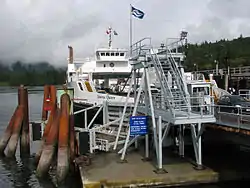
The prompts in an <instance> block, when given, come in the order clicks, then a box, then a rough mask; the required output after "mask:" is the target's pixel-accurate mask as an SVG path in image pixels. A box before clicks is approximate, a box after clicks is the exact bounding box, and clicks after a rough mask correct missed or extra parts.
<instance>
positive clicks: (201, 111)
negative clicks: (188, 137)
mask: <svg viewBox="0 0 250 188" xmlns="http://www.w3.org/2000/svg"><path fill="white" fill-rule="evenodd" d="M152 98H153V106H154V108H155V109H160V110H165V111H169V108H173V107H174V105H171V104H170V105H169V103H168V101H171V100H173V97H164V96H162V95H160V94H158V93H153V94H152ZM186 98H187V100H189V101H190V105H186V104H185V103H183V102H180V103H179V105H178V108H176V106H175V109H174V113H173V114H172V118H178V117H179V115H180V114H181V113H182V112H187V110H188V109H190V110H191V111H190V112H191V113H185V118H187V119H189V118H194V117H200V118H203V117H208V116H209V117H211V116H214V115H215V111H214V97H213V96H206V98H207V100H205V99H204V97H203V96H198V97H193V96H192V97H186ZM179 99H180V101H181V100H182V97H179ZM144 100H145V99H144V96H143V97H142V98H141V99H140V104H139V105H140V106H144V105H145V101H144ZM175 100H178V97H175ZM206 101H209V102H208V103H207V102H206ZM182 116H183V114H182ZM183 117H184V116H183Z"/></svg>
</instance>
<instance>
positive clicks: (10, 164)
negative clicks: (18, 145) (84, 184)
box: [0, 87, 80, 188]
mask: <svg viewBox="0 0 250 188" xmlns="http://www.w3.org/2000/svg"><path fill="white" fill-rule="evenodd" d="M37 89H40V88H37ZM41 89H42V88H41ZM16 91H17V90H16V89H15V88H13V89H10V88H6V87H4V88H3V87H2V88H0V135H1V136H2V133H3V132H4V130H5V129H6V126H7V124H8V122H9V120H10V118H11V116H12V114H13V112H14V110H15V107H16V105H17V94H16ZM42 98H43V93H42V92H39V91H36V92H31V93H30V94H29V106H30V120H31V121H35V120H40V119H41V107H42ZM38 148H39V144H38V143H34V144H32V147H31V153H36V151H37V149H38ZM35 170H36V168H35V166H34V165H33V158H32V157H31V158H29V159H25V160H21V159H20V158H19V150H18V149H17V153H16V160H14V161H10V160H6V159H0V187H1V188H53V187H55V186H54V184H53V183H52V181H50V180H43V181H41V180H38V179H37V178H36V175H35ZM77 179H78V178H71V179H70V182H71V184H70V185H67V184H66V185H64V186H61V187H64V188H79V187H80V185H79V183H78V182H77ZM78 180H79V179H78ZM72 182H73V183H72ZM74 182H76V184H74Z"/></svg>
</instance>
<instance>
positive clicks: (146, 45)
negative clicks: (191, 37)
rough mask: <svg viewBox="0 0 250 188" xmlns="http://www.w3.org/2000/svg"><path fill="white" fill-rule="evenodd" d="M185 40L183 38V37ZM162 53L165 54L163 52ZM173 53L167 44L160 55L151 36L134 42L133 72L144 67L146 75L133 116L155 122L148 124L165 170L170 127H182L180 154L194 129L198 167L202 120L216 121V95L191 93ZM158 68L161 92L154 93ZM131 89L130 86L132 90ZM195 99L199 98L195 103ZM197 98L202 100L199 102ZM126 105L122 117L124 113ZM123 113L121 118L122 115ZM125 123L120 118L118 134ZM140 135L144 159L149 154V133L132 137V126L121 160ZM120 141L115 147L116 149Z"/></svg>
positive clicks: (200, 161) (182, 154)
mask: <svg viewBox="0 0 250 188" xmlns="http://www.w3.org/2000/svg"><path fill="white" fill-rule="evenodd" d="M180 40H182V39H180ZM162 52H163V53H162ZM172 54H173V53H172V52H171V51H170V49H168V47H167V46H166V47H165V49H163V50H162V51H161V55H159V54H158V53H156V52H155V50H154V48H153V46H152V45H151V39H150V38H145V39H142V40H140V41H138V42H137V43H135V44H134V45H132V57H131V65H132V67H133V70H134V73H135V72H136V70H137V69H143V75H142V78H141V83H140V87H139V91H138V93H137V94H136V100H135V104H134V109H133V113H132V116H136V115H137V114H138V113H139V114H144V115H145V116H150V117H151V120H152V123H151V125H148V129H149V131H151V132H152V133H153V139H152V140H153V142H154V146H155V153H156V157H157V163H158V169H159V170H161V171H162V170H163V169H162V143H163V139H164V138H165V137H167V136H168V133H169V130H170V128H171V127H174V126H175V127H177V128H178V129H179V154H180V155H181V156H184V130H185V128H188V129H190V130H191V136H192V140H193V146H194V151H195V156H196V163H197V166H198V167H201V166H202V159H201V135H202V132H203V130H204V126H203V123H211V122H215V121H216V120H215V117H214V109H213V97H210V103H209V104H206V103H204V97H202V96H200V97H197V96H196V97H193V96H190V95H189V93H188V90H187V84H186V82H185V81H184V77H183V75H182V72H181V71H182V70H181V69H180V68H179V65H178V63H177V62H176V61H175V59H174V57H173V55H172ZM150 68H153V69H154V70H155V73H156V76H157V79H158V82H159V85H160V92H159V93H152V92H151V88H150V81H149V80H150V79H151V78H150V77H149V69H150ZM135 76H136V75H135V74H134V75H132V79H131V80H134V85H136V83H137V82H136V79H134V78H135ZM131 89H132V88H130V90H131ZM193 101H196V103H195V105H193V104H194V102H193ZM197 101H199V103H198V104H197ZM125 111H126V105H125V107H124V111H123V116H125ZM123 116H122V117H123ZM122 125H123V118H121V121H120V126H119V129H118V135H117V137H119V134H120V131H121V129H122ZM139 137H145V158H148V157H149V134H146V135H137V136H134V137H131V136H130V127H129V129H128V131H127V136H126V142H125V143H124V146H123V148H122V149H121V150H120V151H118V153H120V154H122V155H121V160H122V161H124V160H125V154H126V150H127V148H128V147H129V146H131V145H132V144H133V143H137V140H138V138H139ZM117 143H118V142H117V140H116V142H115V144H114V149H117V147H116V146H117Z"/></svg>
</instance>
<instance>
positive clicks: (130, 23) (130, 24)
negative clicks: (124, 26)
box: [129, 4, 133, 56]
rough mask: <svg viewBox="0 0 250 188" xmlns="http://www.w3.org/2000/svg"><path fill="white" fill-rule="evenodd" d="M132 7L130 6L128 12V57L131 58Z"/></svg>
mask: <svg viewBox="0 0 250 188" xmlns="http://www.w3.org/2000/svg"><path fill="white" fill-rule="evenodd" d="M131 10H132V5H131V4H130V10H129V14H130V18H129V49H130V56H132V41H133V38H132V32H133V30H132V12H131Z"/></svg>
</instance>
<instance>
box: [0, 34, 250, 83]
mask: <svg viewBox="0 0 250 188" xmlns="http://www.w3.org/2000/svg"><path fill="white" fill-rule="evenodd" d="M185 54H186V59H185V61H184V67H185V71H196V70H206V69H215V66H216V62H218V65H219V68H227V67H228V66H230V67H240V66H250V37H243V36H242V35H241V36H239V37H238V38H236V39H233V40H226V39H222V40H220V41H216V42H213V43H212V42H207V41H205V42H203V43H201V44H187V46H186V47H185ZM0 59H1V58H0ZM65 80H66V68H63V67H62V68H56V67H54V66H52V65H51V64H49V63H48V62H40V63H31V64H27V63H24V62H20V61H17V62H14V63H12V64H10V65H6V63H3V62H2V63H1V62H0V85H2V86H3V85H8V86H17V85H20V84H24V85H29V86H37V85H45V84H56V85H57V84H63V83H65Z"/></svg>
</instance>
